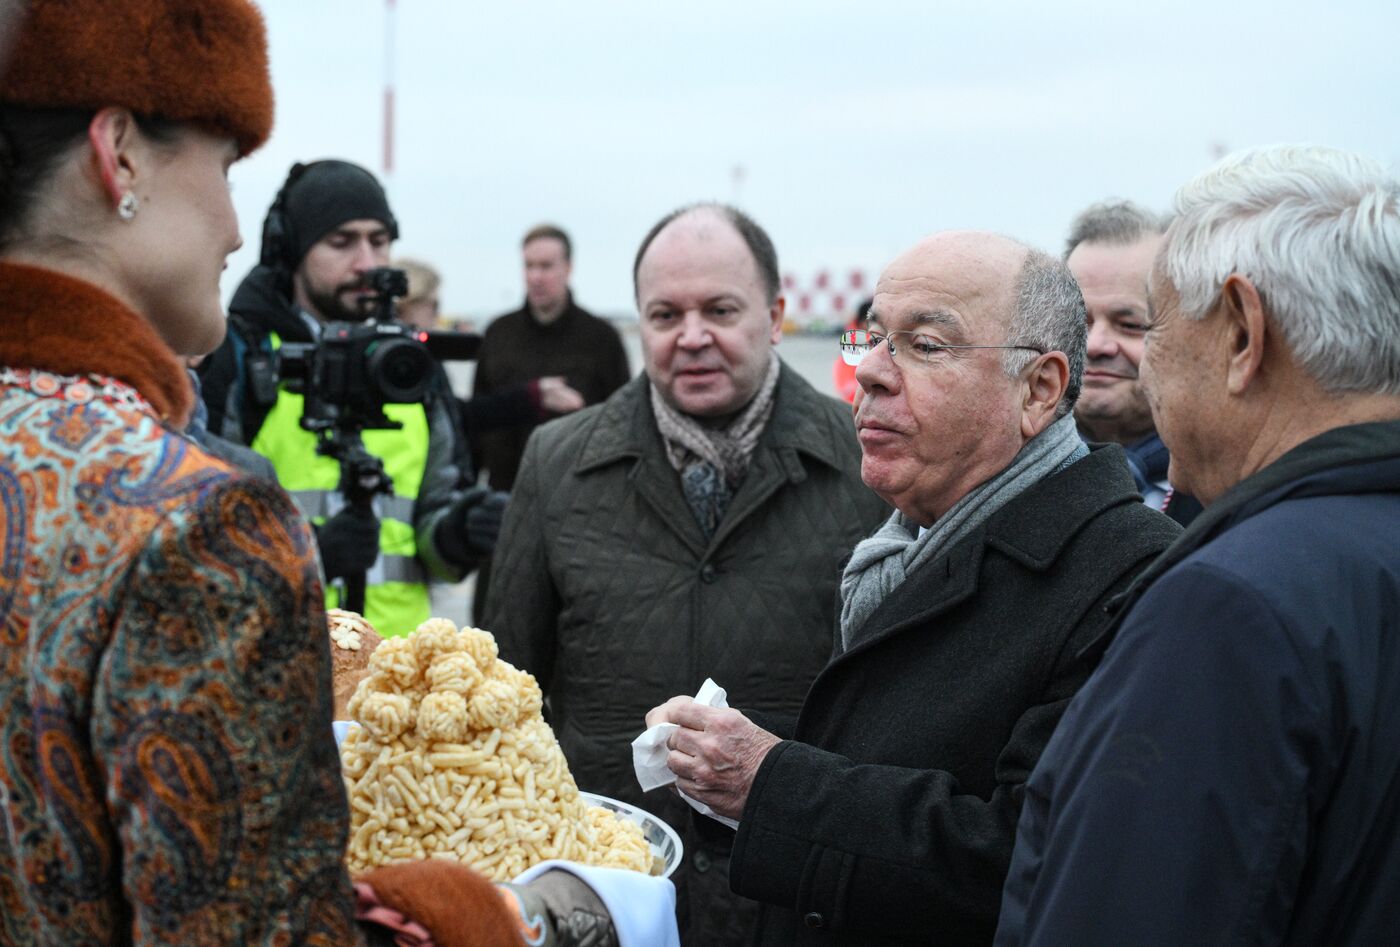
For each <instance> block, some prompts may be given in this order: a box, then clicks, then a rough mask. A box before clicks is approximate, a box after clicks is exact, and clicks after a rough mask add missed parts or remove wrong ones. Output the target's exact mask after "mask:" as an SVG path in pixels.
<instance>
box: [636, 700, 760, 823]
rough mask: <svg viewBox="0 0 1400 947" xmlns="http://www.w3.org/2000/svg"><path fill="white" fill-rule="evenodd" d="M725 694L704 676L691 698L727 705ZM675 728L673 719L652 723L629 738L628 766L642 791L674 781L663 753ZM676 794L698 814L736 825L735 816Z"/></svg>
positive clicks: (716, 705) (698, 702)
mask: <svg viewBox="0 0 1400 947" xmlns="http://www.w3.org/2000/svg"><path fill="white" fill-rule="evenodd" d="M728 696H729V695H728V694H726V693H725V690H724V688H723V687H720V686H719V685H718V684H716V683H715V682H714V681H712V680H710V679H709V678H708V677H707V678H705V683H704V684H701V685H700V692H699V693H698V694H696V695H695V702H696V703H697V704H704V705H705V706H707V707H728V706H729V701H728ZM679 729H680V727H679V726H677V725H676V724H674V723H658V724H657V725H656V726H654V727H648V728H647V730H646V731H645V732H644V733H643V734H642V735H641V736H639V737H637V739H635V740H633V741H632V768H633V769H634V770H636V772H637V782H638V783H640V784H641V787H642V790H643V791H644V792H651V791H652V790H653V789H660V788H661V787H662V786H669V785H671V784H672V783H674V782H675V781H676V774H675V773H673V772H671V770H670V769H669V768H668V767H667V766H666V756H667V754H669V753H670V752H671V751H670V749H668V748H667V746H666V741H667V740H669V739H670V737H671V734H673V733H675V732H676V731H677V730H679ZM676 791H677V792H680V790H676ZM680 797H681V798H682V799H684V800H685V801H686V802H688V803H690V807H691V808H692V809H694V810H695V811H696V812H698V813H700V814H701V815H707V816H709V817H710V818H711V819H714V820H715V821H716V822H723V823H724V824H725V825H727V826H729V827H730V828H731V829H737V828H738V827H739V820H738V819H730V818H726V817H725V816H722V815H719V814H718V813H716V812H715V811H714V810H713V809H711V808H710V807H709V806H707V805H705V804H704V803H703V802H697V801H695V800H694V799H692V798H690V797H689V796H687V795H686V794H685V793H683V792H680Z"/></svg>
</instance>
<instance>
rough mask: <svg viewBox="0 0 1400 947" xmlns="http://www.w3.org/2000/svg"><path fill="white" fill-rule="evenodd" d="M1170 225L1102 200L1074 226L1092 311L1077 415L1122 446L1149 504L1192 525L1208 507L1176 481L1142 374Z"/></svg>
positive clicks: (1072, 244) (1074, 268)
mask: <svg viewBox="0 0 1400 947" xmlns="http://www.w3.org/2000/svg"><path fill="white" fill-rule="evenodd" d="M1165 230H1166V221H1165V220H1164V219H1163V218H1162V216H1161V215H1160V214H1154V213H1153V212H1152V211H1149V210H1147V209H1146V208H1143V207H1139V206H1138V205H1137V204H1134V203H1132V202H1131V201H1107V202H1105V203H1101V204H1095V205H1093V206H1092V207H1089V208H1088V209H1086V210H1085V211H1084V212H1083V213H1081V214H1080V215H1079V216H1078V217H1076V218H1075V219H1074V223H1072V224H1071V225H1070V232H1069V237H1068V239H1067V240H1066V241H1065V257H1064V258H1065V263H1066V264H1067V265H1068V266H1069V269H1070V272H1071V273H1073V274H1074V278H1075V281H1076V282H1078V283H1079V289H1080V291H1081V292H1082V293H1083V294H1084V305H1085V308H1086V309H1087V310H1088V313H1089V349H1088V353H1087V359H1086V361H1085V364H1084V390H1083V391H1082V392H1081V393H1080V396H1079V401H1078V403H1077V404H1076V405H1075V408H1074V418H1075V421H1076V422H1078V424H1079V432H1080V433H1081V434H1083V435H1084V437H1085V439H1087V440H1090V441H1103V442H1107V443H1112V444H1121V445H1122V446H1123V450H1124V451H1125V452H1126V453H1127V455H1128V466H1129V467H1130V468H1132V471H1133V480H1134V481H1135V482H1136V483H1137V488H1138V492H1139V493H1141V494H1142V498H1143V502H1145V503H1146V504H1147V505H1148V506H1150V507H1152V508H1153V509H1156V510H1161V511H1162V512H1164V513H1166V514H1167V515H1168V516H1170V517H1171V518H1172V519H1174V520H1176V521H1177V522H1178V523H1181V524H1183V525H1185V524H1187V523H1189V522H1191V520H1192V519H1194V518H1195V516H1196V514H1197V513H1199V512H1200V510H1201V505H1200V503H1198V502H1197V501H1196V500H1195V499H1194V498H1192V497H1189V496H1186V495H1185V494H1182V493H1178V492H1177V491H1175V490H1173V489H1172V486H1171V483H1170V482H1169V481H1168V478H1167V466H1168V464H1169V463H1170V460H1171V457H1170V455H1169V454H1168V452H1167V447H1166V445H1165V444H1163V443H1162V439H1161V438H1160V437H1158V436H1157V430H1156V428H1155V426H1154V425H1153V422H1152V411H1151V409H1150V408H1149V407H1148V402H1147V392H1146V390H1145V388H1144V385H1143V381H1142V379H1141V378H1140V377H1139V367H1140V366H1141V364H1142V353H1143V348H1144V346H1145V345H1146V343H1147V329H1148V319H1147V315H1148V313H1147V276H1148V273H1149V271H1150V270H1151V269H1152V260H1153V258H1154V257H1155V256H1156V254H1157V249H1158V247H1160V246H1161V244H1162V234H1163V232H1165Z"/></svg>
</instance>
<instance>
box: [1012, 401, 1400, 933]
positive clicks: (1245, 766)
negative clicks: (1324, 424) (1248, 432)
mask: <svg viewBox="0 0 1400 947" xmlns="http://www.w3.org/2000/svg"><path fill="white" fill-rule="evenodd" d="M1125 598H1126V604H1125V606H1124V613H1125V614H1126V617H1125V619H1124V620H1123V621H1122V622H1121V626H1120V628H1119V630H1118V631H1117V634H1116V637H1113V638H1112V644H1111V647H1108V650H1107V653H1106V655H1105V657H1104V659H1103V662H1102V663H1101V664H1100V666H1099V668H1098V670H1097V671H1096V672H1095V673H1094V675H1093V677H1091V678H1090V680H1089V683H1088V684H1086V685H1085V687H1084V688H1083V690H1081V691H1080V692H1079V694H1078V696H1077V697H1075V699H1074V701H1073V702H1072V704H1071V705H1070V708H1069V710H1068V711H1066V713H1065V716H1064V718H1063V720H1062V721H1061V724H1060V727H1059V729H1058V730H1057V731H1056V733H1055V735H1054V737H1053V738H1052V739H1051V741H1050V744H1049V746H1048V747H1047V748H1046V751H1045V753H1044V755H1043V756H1042V757H1041V760H1040V763H1039V765H1038V766H1037V767H1036V769H1035V772H1034V773H1033V774H1032V776H1031V779H1030V782H1029V784H1028V786H1027V791H1026V799H1025V804H1024V808H1023V810H1022V814H1021V819H1020V823H1019V826H1018V830H1017V839H1016V849H1015V854H1014V856H1013V859H1012V865H1011V871H1010V874H1009V876H1008V879H1007V883H1006V888H1005V892H1004V896H1003V901H1002V913H1001V922H1000V927H999V929H998V932H997V943H998V944H1008V945H1009V944H1051V945H1057V947H1058V945H1065V944H1074V945H1093V944H1134V945H1152V944H1163V945H1167V944H1170V945H1177V944H1193V945H1194V944H1329V945H1337V944H1342V945H1348V944H1355V945H1362V944H1366V945H1370V944H1390V943H1396V942H1397V938H1400V423H1394V422H1392V423H1380V424H1365V425H1356V426H1352V427H1345V428H1338V429H1336V430H1333V431H1330V432H1328V433H1326V434H1323V435H1321V436H1319V437H1317V438H1314V439H1312V440H1310V441H1308V442H1306V443H1305V444H1303V445H1301V446H1299V447H1297V448H1295V449H1294V450H1292V451H1290V452H1288V453H1287V454H1285V455H1284V456H1283V457H1281V458H1280V459H1279V460H1278V461H1276V462H1275V463H1274V464H1272V465H1270V466H1269V467H1267V468H1265V469H1264V470H1262V471H1260V472H1259V473H1257V474H1256V475H1254V476H1252V477H1250V478H1248V479H1246V480H1245V481H1243V482H1242V483H1240V484H1238V485H1237V486H1236V487H1235V488H1233V489H1232V490H1231V491H1229V492H1228V493H1226V494H1225V495H1224V496H1222V497H1221V498H1220V499H1219V500H1218V501H1216V503H1215V504H1213V505H1211V506H1210V507H1207V508H1206V511H1205V512H1204V513H1203V514H1202V515H1201V516H1200V517H1199V518H1198V519H1197V520H1196V521H1195V522H1194V523H1193V524H1192V526H1191V528H1190V529H1188V530H1187V531H1186V533H1185V534H1183V535H1182V537H1181V538H1180V540H1178V541H1177V543H1176V544H1175V545H1173V546H1172V548H1171V549H1170V550H1168V551H1167V552H1166V553H1165V554H1164V555H1163V557H1162V558H1161V560H1159V561H1158V562H1156V563H1154V564H1153V566H1152V567H1151V568H1150V569H1148V570H1147V572H1145V573H1144V574H1143V576H1142V577H1141V578H1140V579H1139V581H1138V583H1136V585H1135V586H1134V588H1133V589H1131V590H1130V591H1129V592H1128V593H1127V595H1126V596H1125ZM1110 636H1113V631H1112V630H1110V632H1109V635H1108V636H1106V637H1110Z"/></svg>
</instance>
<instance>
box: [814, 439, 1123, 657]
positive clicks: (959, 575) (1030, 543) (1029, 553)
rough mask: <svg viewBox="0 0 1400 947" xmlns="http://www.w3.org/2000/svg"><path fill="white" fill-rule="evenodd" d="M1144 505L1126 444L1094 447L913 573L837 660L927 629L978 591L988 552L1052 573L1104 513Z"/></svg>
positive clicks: (875, 613) (1097, 445) (876, 611)
mask: <svg viewBox="0 0 1400 947" xmlns="http://www.w3.org/2000/svg"><path fill="white" fill-rule="evenodd" d="M1140 502H1141V499H1140V497H1139V496H1138V492H1137V487H1136V486H1135V485H1134V483H1133V477H1132V474H1131V472H1130V471H1129V470H1128V466H1127V462H1126V460H1125V458H1124V456H1123V449H1122V448H1121V447H1119V446H1118V445H1117V444H1096V445H1094V446H1092V447H1091V448H1090V449H1089V456H1087V457H1085V458H1083V459H1081V460H1079V461H1076V462H1075V463H1073V464H1071V465H1070V466H1069V467H1067V468H1066V469H1064V470H1062V471H1060V473H1058V474H1055V475H1054V476H1052V477H1048V478H1046V479H1045V480H1042V481H1040V482H1039V483H1037V484H1035V485H1033V486H1032V487H1031V488H1030V489H1028V490H1027V491H1026V492H1025V493H1023V494H1021V495H1020V496H1018V497H1016V498H1015V499H1013V500H1011V501H1010V502H1009V503H1007V504H1006V506H1004V507H1002V508H1001V509H1000V510H998V511H997V512H996V513H994V514H993V515H992V516H991V518H990V519H988V520H987V523H986V525H985V526H984V527H983V528H982V529H981V530H979V531H977V532H975V533H973V534H972V535H971V536H969V537H967V538H966V539H964V540H963V541H962V542H960V543H958V544H957V545H956V546H954V547H953V548H952V549H950V550H948V551H947V552H946V553H945V554H943V555H940V556H938V557H937V558H935V559H933V560H932V561H930V562H929V563H927V564H926V565H924V566H923V567H922V568H920V569H918V570H917V571H916V572H914V574H912V575H910V576H909V577H908V578H907V579H906V580H905V581H904V583H903V584H902V585H900V586H899V587H898V588H896V589H895V590H894V591H893V592H892V593H891V594H890V596H889V598H888V599H886V600H885V601H884V602H883V603H881V605H880V607H879V608H878V609H876V610H875V612H874V613H873V614H872V615H871V616H870V618H869V619H868V622H869V623H870V626H871V630H870V632H866V633H863V634H862V636H861V637H862V640H861V642H860V644H858V645H856V646H855V647H854V648H852V649H851V650H850V651H847V652H844V653H843V654H841V655H838V656H837V657H836V659H835V660H837V661H840V660H843V659H844V658H845V657H846V656H847V655H852V654H858V653H860V652H861V651H864V650H865V649H866V648H868V647H870V646H872V645H874V644H875V643H877V642H879V641H883V640H884V639H886V638H889V637H890V636H892V635H894V634H897V633H899V632H901V631H903V630H906V629H908V628H911V627H917V626H921V625H923V624H924V623H925V622H927V621H929V620H930V619H931V618H933V617H934V616H936V615H939V614H941V613H943V612H946V611H949V610H950V609H952V608H954V607H955V606H957V605H959V604H960V603H962V602H963V601H965V600H966V599H968V598H970V597H971V596H973V595H974V594H976V593H977V591H978V581H979V579H980V578H981V564H982V558H983V556H984V555H985V553H986V551H987V550H988V549H995V550H997V551H998V552H1000V553H1002V554H1004V555H1005V556H1007V557H1008V558H1010V559H1012V560H1013V561H1015V562H1017V563H1019V564H1020V565H1022V566H1023V567H1024V568H1026V569H1028V570H1030V571H1032V572H1048V571H1050V569H1051V568H1052V567H1053V566H1054V564H1055V560H1056V559H1058V558H1059V557H1060V554H1061V553H1063V552H1064V549H1065V547H1066V546H1067V545H1069V543H1070V541H1071V540H1072V539H1074V537H1075V536H1077V535H1078V534H1079V531H1080V530H1082V529H1083V528H1084V527H1085V526H1086V525H1088V524H1089V523H1090V522H1091V521H1092V520H1093V519H1094V518H1095V517H1097V516H1098V515H1099V514H1101V513H1102V512H1103V511H1104V510H1107V509H1109V508H1110V507H1114V506H1118V505H1120V504H1123V503H1140ZM988 594H995V592H994V591H991V590H989V592H988Z"/></svg>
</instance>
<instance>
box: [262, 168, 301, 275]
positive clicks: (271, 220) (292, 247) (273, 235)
mask: <svg viewBox="0 0 1400 947" xmlns="http://www.w3.org/2000/svg"><path fill="white" fill-rule="evenodd" d="M314 164H315V162H313V163H312V164H302V163H301V162H300V161H298V162H297V163H296V164H294V165H292V170H291V171H290V172H288V174H287V180H286V181H284V182H283V183H282V188H281V190H279V191H278V192H277V196H276V197H274V198H273V199H272V206H271V207H269V208H268V209H267V217H266V218H265V219H264V220H263V232H262V250H261V252H260V254H259V257H258V262H259V263H261V264H262V265H263V266H267V267H271V268H272V269H274V270H276V271H277V273H278V276H279V277H280V278H282V279H290V278H291V275H292V272H293V271H294V270H295V269H296V268H297V264H298V263H300V262H301V261H300V260H293V259H292V255H293V254H295V253H296V248H297V240H296V234H295V232H294V228H293V225H292V218H291V217H290V216H288V214H287V192H288V191H290V190H291V188H292V185H293V184H295V183H296V182H297V181H299V180H300V179H301V176H302V175H303V174H305V173H306V171H307V169H308V168H310V167H312V166H313V165H314Z"/></svg>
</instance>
